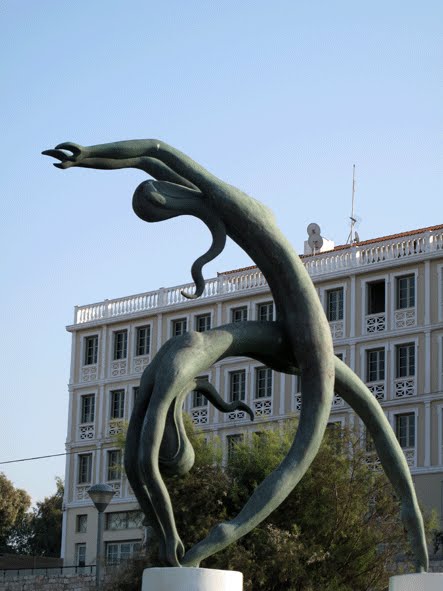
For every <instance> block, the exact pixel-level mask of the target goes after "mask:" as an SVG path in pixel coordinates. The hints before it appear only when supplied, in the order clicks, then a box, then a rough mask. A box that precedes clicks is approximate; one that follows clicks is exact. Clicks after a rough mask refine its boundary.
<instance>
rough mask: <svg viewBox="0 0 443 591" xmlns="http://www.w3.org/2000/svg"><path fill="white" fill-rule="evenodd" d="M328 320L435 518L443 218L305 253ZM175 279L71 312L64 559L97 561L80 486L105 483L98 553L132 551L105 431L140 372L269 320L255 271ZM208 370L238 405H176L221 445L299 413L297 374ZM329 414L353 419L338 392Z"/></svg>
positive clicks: (132, 510)
mask: <svg viewBox="0 0 443 591" xmlns="http://www.w3.org/2000/svg"><path fill="white" fill-rule="evenodd" d="M303 261H304V263H305V266H306V269H307V270H308V272H309V274H310V276H311V278H312V280H313V281H314V284H315V286H316V287H317V291H318V295H319V297H320V300H321V301H322V304H323V306H324V309H325V312H326V315H327V317H328V320H329V322H330V327H331V331H332V335H333V338H334V344H335V351H336V354H337V355H340V356H341V358H342V359H343V360H344V361H345V362H346V363H347V364H348V365H349V366H350V367H351V368H352V369H353V370H354V371H355V372H356V373H357V374H358V375H360V376H361V377H362V378H363V380H364V381H365V382H366V383H367V385H368V387H369V389H370V390H371V391H372V392H373V394H374V396H375V397H376V398H377V400H379V401H380V403H381V404H382V406H383V408H384V410H385V412H386V415H387V416H388V418H389V420H390V422H391V424H392V426H393V428H394V430H395V432H396V434H397V437H398V439H399V441H400V444H401V446H402V447H403V449H404V452H405V455H406V458H407V461H408V464H409V466H410V468H411V471H412V474H413V476H414V481H415V484H416V488H417V492H418V495H419V498H420V499H421V501H422V503H423V504H424V505H426V506H428V507H433V508H436V509H437V511H438V513H439V514H440V515H441V514H442V506H441V505H442V498H443V225H440V226H434V227H431V228H424V229H421V230H415V231H411V232H405V233H402V234H396V235H392V236H385V237H382V238H376V239H373V240H367V241H365V242H359V243H356V244H353V245H345V246H338V247H335V248H333V249H332V250H329V251H328V252H320V253H318V254H315V255H305V256H304V257H303ZM183 289H185V290H187V289H192V286H190V285H180V286H175V287H171V288H168V289H160V290H158V291H153V292H148V293H143V294H139V295H134V296H127V297H123V298H120V299H116V300H105V301H103V302H99V303H97V304H91V305H87V306H81V307H78V308H76V309H75V316H74V323H73V324H72V325H71V326H68V331H70V332H71V333H72V358H71V376H70V386H69V396H70V400H69V421H68V435H67V443H66V447H67V451H68V452H69V455H67V461H66V482H65V491H66V492H65V511H64V522H63V542H62V553H63V556H64V559H65V564H66V565H73V564H83V563H86V564H90V563H94V562H95V547H96V546H95V544H96V542H95V540H96V523H97V516H96V512H95V509H94V508H93V506H92V503H91V501H90V500H89V497H88V495H87V490H88V488H89V487H90V486H91V485H92V484H94V483H98V482H107V483H109V484H110V485H111V486H112V487H113V488H114V490H115V496H114V499H113V501H112V503H111V504H110V506H109V507H108V509H107V515H106V529H105V544H106V555H107V558H108V560H109V561H117V560H119V559H121V558H124V557H126V556H128V555H129V554H131V553H132V552H133V551H134V550H136V549H137V548H139V546H140V544H141V540H142V537H143V534H142V528H141V521H140V515H139V513H138V512H137V504H136V502H135V499H134V497H133V494H132V491H131V489H130V487H129V484H128V482H127V480H126V478H125V476H124V475H123V474H122V472H121V470H119V469H118V465H119V464H120V463H121V452H120V451H119V449H118V445H116V441H115V436H116V434H117V433H118V432H119V431H120V430H121V422H122V421H127V420H128V419H129V416H130V413H131V409H132V407H133V403H134V398H135V397H136V396H137V388H138V385H139V380H140V376H141V373H142V371H143V369H144V368H145V367H146V366H147V364H148V363H149V362H150V361H151V359H152V358H153V356H154V355H155V354H156V352H157V351H158V349H159V348H160V347H161V345H162V344H163V343H164V342H165V341H166V340H167V339H169V338H170V337H171V336H174V335H179V334H182V333H183V332H184V331H188V330H198V331H204V330H208V329H210V328H211V327H213V326H218V325H222V324H226V323H229V322H236V321H243V320H248V319H249V320H269V319H272V318H273V314H274V310H273V303H272V299H271V295H270V292H269V288H268V286H267V283H266V281H265V279H264V277H263V275H262V274H261V272H260V271H259V270H258V269H257V268H256V267H251V268H247V269H241V270H237V271H231V272H227V273H221V274H219V276H218V277H217V278H215V279H210V280H208V281H207V282H206V289H205V292H204V295H203V296H202V297H201V298H200V299H198V300H187V299H185V298H184V297H183V296H182V295H181V290H183ZM206 375H208V377H209V379H210V381H211V382H212V383H213V384H214V385H215V387H216V388H217V390H218V391H219V392H220V393H221V394H222V395H224V396H225V399H226V400H228V401H229V400H235V399H242V400H245V401H246V402H247V403H248V404H249V405H250V406H251V407H252V408H253V410H254V412H255V416H256V419H255V421H254V422H253V423H251V422H250V421H249V417H248V416H247V415H246V416H245V413H243V412H233V413H228V414H226V415H225V414H222V413H220V412H219V411H217V410H216V409H214V408H213V407H211V406H209V405H208V404H207V402H206V400H205V399H204V398H203V397H201V396H200V395H199V394H197V393H195V392H194V393H191V395H190V396H189V397H188V399H187V402H186V405H187V406H186V409H187V410H188V412H189V413H190V415H191V417H192V419H193V421H194V423H195V424H196V425H198V426H199V428H201V429H202V430H205V431H208V432H214V431H216V432H217V434H218V435H219V436H220V438H221V440H222V441H223V442H224V443H225V450H226V453H228V452H229V448H230V442H232V441H234V440H235V439H236V438H238V437H239V436H242V435H243V434H244V433H245V432H249V431H254V430H262V429H263V428H265V427H266V425H268V424H271V423H273V422H275V421H283V420H285V419H286V418H288V417H290V416H293V415H294V413H295V414H296V413H297V412H298V411H299V409H300V393H299V388H298V380H297V379H296V378H295V377H293V376H287V375H284V374H279V373H277V372H274V371H272V370H270V369H268V368H265V367H262V366H261V365H260V364H259V363H257V362H256V361H251V360H249V359H246V358H235V359H233V358H230V359H225V360H223V361H221V362H219V363H217V364H216V365H214V366H213V367H212V368H210V369H209V370H208V371H207V372H206ZM330 420H331V421H334V422H340V423H343V424H348V425H351V426H352V425H355V426H357V427H358V426H359V423H358V422H357V419H356V418H355V415H354V413H353V412H352V410H351V409H350V408H349V407H348V406H347V405H346V404H345V403H344V402H343V400H342V399H341V398H339V397H335V398H334V401H333V405H332V409H331V419H330Z"/></svg>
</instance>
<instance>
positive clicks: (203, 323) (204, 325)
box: [195, 314, 211, 332]
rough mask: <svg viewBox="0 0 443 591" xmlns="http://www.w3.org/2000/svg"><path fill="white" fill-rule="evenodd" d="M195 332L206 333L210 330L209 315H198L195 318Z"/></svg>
mask: <svg viewBox="0 0 443 591" xmlns="http://www.w3.org/2000/svg"><path fill="white" fill-rule="evenodd" d="M195 330H196V331H197V332H206V331H207V330H211V315H210V314H200V316H196V317H195Z"/></svg>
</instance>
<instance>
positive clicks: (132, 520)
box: [105, 511, 144, 530]
mask: <svg viewBox="0 0 443 591" xmlns="http://www.w3.org/2000/svg"><path fill="white" fill-rule="evenodd" d="M105 518H106V525H105V528H106V529H109V530H122V529H139V528H141V527H143V519H144V516H143V513H142V512H141V511H116V512H113V513H105Z"/></svg>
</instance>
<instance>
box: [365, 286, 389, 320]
mask: <svg viewBox="0 0 443 591" xmlns="http://www.w3.org/2000/svg"><path fill="white" fill-rule="evenodd" d="M367 295H368V299H367V314H380V313H382V312H385V301H386V298H385V281H384V279H383V280H382V281H373V282H372V283H368V284H367Z"/></svg>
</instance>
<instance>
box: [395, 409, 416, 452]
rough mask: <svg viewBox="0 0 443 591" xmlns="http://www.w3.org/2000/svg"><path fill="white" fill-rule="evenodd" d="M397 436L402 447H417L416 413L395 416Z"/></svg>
mask: <svg viewBox="0 0 443 591" xmlns="http://www.w3.org/2000/svg"><path fill="white" fill-rule="evenodd" d="M395 434H396V436H397V439H398V442H399V443H400V445H401V447H403V448H410V447H415V413H413V412H408V413H404V414H401V415H395Z"/></svg>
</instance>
